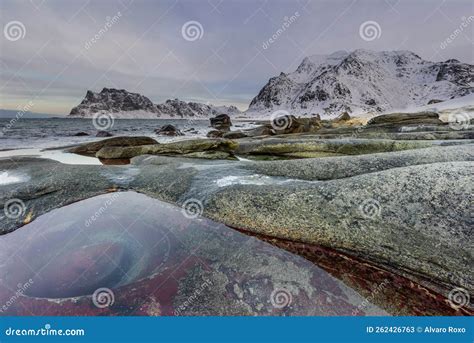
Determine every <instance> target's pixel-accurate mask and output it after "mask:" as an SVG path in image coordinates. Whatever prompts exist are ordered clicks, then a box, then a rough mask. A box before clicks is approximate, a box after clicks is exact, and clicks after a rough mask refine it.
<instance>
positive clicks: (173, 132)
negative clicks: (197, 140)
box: [155, 124, 184, 136]
mask: <svg viewBox="0 0 474 343" xmlns="http://www.w3.org/2000/svg"><path fill="white" fill-rule="evenodd" d="M155 133H156V134H157V135H163V136H184V134H183V133H182V132H181V131H180V130H178V129H177V128H176V127H175V126H174V125H170V124H168V125H163V126H162V127H160V128H159V129H156V130H155Z"/></svg>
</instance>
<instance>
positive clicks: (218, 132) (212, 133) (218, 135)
mask: <svg viewBox="0 0 474 343" xmlns="http://www.w3.org/2000/svg"><path fill="white" fill-rule="evenodd" d="M224 133H225V132H224V131H221V130H211V131H209V132H208V133H207V134H206V137H207V138H222V136H223V135H224Z"/></svg>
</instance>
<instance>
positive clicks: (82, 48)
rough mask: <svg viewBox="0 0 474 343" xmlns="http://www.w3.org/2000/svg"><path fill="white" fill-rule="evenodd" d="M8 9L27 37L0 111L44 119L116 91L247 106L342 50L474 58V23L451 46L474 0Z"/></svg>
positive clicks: (0, 94) (10, 70)
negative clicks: (194, 24) (366, 30)
mask: <svg viewBox="0 0 474 343" xmlns="http://www.w3.org/2000/svg"><path fill="white" fill-rule="evenodd" d="M0 6H1V10H2V17H1V25H2V28H3V27H5V25H6V24H7V23H8V22H10V21H12V20H18V21H21V22H22V23H23V24H24V26H25V28H26V35H25V37H24V38H23V39H19V40H17V41H9V40H8V39H6V37H5V36H4V35H2V37H1V45H0V48H1V49H0V58H1V64H0V66H1V70H0V87H1V90H0V100H1V101H0V107H2V108H10V109H12V108H16V107H17V106H18V105H21V104H22V103H23V102H25V103H26V102H28V101H29V100H30V99H32V98H33V99H35V107H34V108H33V110H34V111H36V112H52V113H67V112H68V111H69V109H70V108H71V107H72V106H74V105H76V104H77V103H78V102H79V101H80V100H81V98H82V97H83V96H84V94H85V91H86V90H87V89H93V90H100V89H101V88H102V87H105V86H107V87H118V88H125V89H127V90H129V91H135V92H139V93H142V94H144V95H146V96H148V97H149V98H151V99H152V100H153V101H155V102H161V101H164V100H166V99H168V98H175V97H177V98H180V99H183V100H187V101H191V100H193V101H203V102H206V101H210V102H212V103H216V104H237V105H239V107H241V108H242V109H245V107H246V106H247V105H248V103H249V102H250V100H251V98H252V97H253V96H254V95H255V94H256V93H257V92H258V91H259V89H260V88H261V87H262V86H263V85H264V84H265V83H266V82H267V80H268V78H270V77H272V76H274V75H277V74H278V73H279V72H280V71H284V72H289V71H292V70H294V69H295V68H296V67H297V66H298V64H299V63H300V62H301V60H302V59H303V58H304V57H305V56H308V55H312V54H328V53H332V52H334V51H337V50H354V49H357V48H364V49H373V50H412V51H414V52H416V53H417V54H419V55H420V56H421V57H423V58H425V59H428V60H433V61H439V60H446V59H448V58H457V59H459V60H462V61H464V62H470V63H472V62H473V60H474V56H473V49H472V42H473V30H474V23H471V24H470V26H469V27H468V28H467V29H466V30H465V31H463V32H462V33H461V34H460V35H458V36H457V37H456V39H454V40H453V42H451V43H450V44H448V45H447V46H446V48H444V49H441V48H440V44H441V43H442V42H443V41H444V40H445V39H446V38H448V37H449V36H450V35H451V34H452V33H453V32H454V31H455V30H456V29H457V28H458V27H459V26H460V25H461V24H462V21H463V19H462V18H463V17H469V16H471V15H474V10H473V5H472V2H471V1H469V0H466V1H464V0H458V1H449V2H448V1H441V0H440V1H422V0H403V1H396V0H385V1H372V0H365V1H364V0H361V1H357V0H354V1H350V0H347V1H322V0H318V1H316V0H315V1H306V0H305V1H287V0H281V1H278V0H277V1H255V0H239V1H237V0H235V1H223V2H218V1H214V2H213V1H211V0H210V1H191V0H190V1H184V0H178V1H159V2H155V1H146V0H143V1H140V0H135V1H130V0H107V1H68V2H64V1H48V0H45V1H42V0H31V1H10V0H4V1H2V2H1V5H0ZM118 13H120V16H119V17H118V20H114V22H113V23H112V24H110V23H111V20H112V19H113V18H114V16H117V15H118ZM295 13H297V14H298V15H297V16H296V15H295ZM292 16H294V17H296V19H295V20H291V18H292ZM192 20H194V21H198V22H199V23H200V24H201V25H202V27H203V34H202V38H201V39H197V40H195V41H188V40H186V39H184V38H183V37H182V32H181V28H182V26H183V24H184V23H186V22H188V21H192ZM369 20H372V21H376V22H377V23H378V24H379V25H380V28H381V35H380V38H378V39H375V40H373V41H365V40H363V39H361V37H360V36H359V27H360V25H361V24H362V23H363V22H366V21H369ZM290 21H291V23H290V24H289V25H288V22H290ZM107 22H109V27H107V29H106V30H104V28H105V27H106V23H107ZM285 22H286V23H287V24H285ZM282 28H284V29H282ZM94 37H96V38H97V37H98V38H99V39H96V41H95V42H94V43H91V39H93V38H94ZM274 37H276V39H273V38H274ZM269 39H273V42H272V43H270V44H268V41H269ZM88 42H89V45H88V46H87V43H88ZM264 43H267V46H266V47H265V48H264V46H263V45H264Z"/></svg>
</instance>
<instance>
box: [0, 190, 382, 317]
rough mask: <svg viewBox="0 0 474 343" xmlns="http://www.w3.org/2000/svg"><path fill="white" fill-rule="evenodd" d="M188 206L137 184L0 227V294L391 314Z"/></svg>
mask: <svg viewBox="0 0 474 343" xmlns="http://www.w3.org/2000/svg"><path fill="white" fill-rule="evenodd" d="M101 208H104V210H103V211H102V212H101V213H100V215H97V214H96V212H97V211H98V210H99V209H101ZM125 208H126V209H127V211H130V210H131V211H135V212H137V213H140V218H139V219H138V220H136V219H135V218H131V217H130V216H127V215H126V213H124V211H123V210H124V209H125ZM182 212H183V211H182V210H181V208H176V207H173V206H171V205H168V204H166V203H162V202H159V201H157V200H154V199H150V198H148V197H146V196H144V195H140V194H137V193H133V192H125V193H120V192H119V193H114V194H109V195H107V196H100V197H95V198H92V199H89V200H85V201H83V202H81V203H77V204H74V205H71V206H69V207H65V208H62V209H58V210H56V211H53V212H51V213H49V214H48V215H45V216H43V217H42V218H39V219H38V220H37V221H36V222H34V223H32V224H29V226H28V227H25V228H24V229H22V230H18V231H17V232H15V233H13V234H11V235H8V236H6V237H2V238H3V240H1V241H0V245H1V246H2V249H1V250H0V251H1V252H0V258H1V260H2V261H3V263H2V266H1V267H0V269H1V271H2V273H1V275H2V276H1V277H0V281H1V283H0V299H2V300H4V299H7V297H8V296H9V295H10V292H9V289H11V288H13V289H14V288H15V287H18V286H17V285H18V284H24V283H25V282H28V283H29V286H28V287H27V289H26V290H25V292H24V294H23V296H22V297H21V298H20V299H19V300H18V301H17V302H15V303H14V304H13V305H12V306H11V307H9V308H8V309H7V312H8V314H10V315H12V314H15V315H23V314H29V315H31V314H35V313H39V311H40V309H41V307H43V306H44V305H45V304H49V306H48V308H47V309H46V313H47V314H49V315H66V314H74V315H81V314H82V315H84V314H89V315H90V314H96V315H97V314H109V315H112V314H114V315H351V314H353V313H354V312H355V311H356V310H357V311H358V313H357V315H365V314H385V311H383V310H382V309H381V308H379V307H378V306H375V305H373V304H372V303H368V304H366V305H364V306H363V307H362V306H361V304H362V302H363V301H364V298H363V297H362V296H360V295H359V294H358V293H357V292H356V291H354V290H353V289H351V288H350V287H347V286H345V285H344V283H342V282H341V281H339V280H338V279H337V278H335V277H333V276H331V275H330V274H328V273H327V272H325V271H324V270H322V269H321V268H319V267H317V266H316V265H314V264H313V263H311V262H309V261H307V260H305V259H304V258H301V257H299V256H297V255H293V254H291V253H289V252H286V251H284V250H281V249H278V248H275V247H272V246H271V245H270V244H267V243H264V242H262V241H260V240H258V239H256V238H253V237H250V236H247V235H244V234H241V233H239V232H237V231H234V230H232V229H229V228H227V227H225V226H224V225H221V224H218V223H214V222H212V221H209V220H204V219H198V218H197V217H196V218H189V216H188V217H187V216H186V213H184V214H183V213H182ZM73 213H74V214H73ZM91 214H92V215H91ZM71 215H73V217H71ZM66 216H68V217H69V220H67V221H63V220H58V219H60V218H61V219H62V218H64V217H66ZM84 218H85V219H84ZM114 218H115V219H116V220H118V221H119V222H120V225H112V226H111V225H110V220H113V219H114ZM48 222H50V223H51V222H52V223H54V224H53V225H47V226H45V225H46V224H47V223H48ZM39 235H41V236H44V237H45V239H46V241H43V240H40V239H34V238H38V236H39ZM25 243H26V244H25ZM64 247H67V249H64ZM18 254H21V255H22V256H23V258H24V259H25V261H26V262H25V263H27V264H28V265H29V266H30V267H31V269H29V268H18V260H17V259H14V258H13V257H14V256H16V255H18ZM97 290H100V291H101V292H104V293H103V295H104V296H105V295H107V296H108V298H107V299H106V302H105V301H100V302H99V300H100V298H97V292H96V291H97ZM94 294H95V295H94ZM358 308H359V309H358ZM44 310H45V309H44V308H43V309H41V311H44ZM43 314H44V312H43Z"/></svg>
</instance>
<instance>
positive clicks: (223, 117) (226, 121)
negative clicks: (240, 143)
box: [209, 114, 232, 131]
mask: <svg viewBox="0 0 474 343" xmlns="http://www.w3.org/2000/svg"><path fill="white" fill-rule="evenodd" d="M209 120H210V121H211V126H212V127H213V128H215V129H218V130H224V131H229V130H230V127H231V126H232V122H231V120H230V117H229V116H228V115H227V114H219V115H217V116H215V117H214V118H210V119H209Z"/></svg>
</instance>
